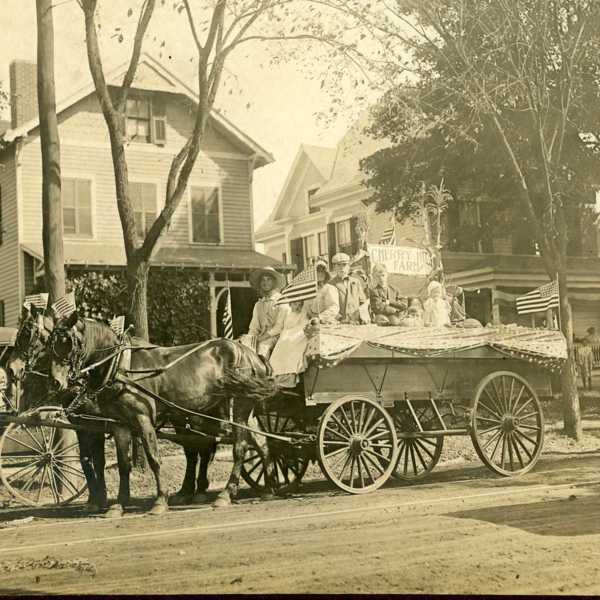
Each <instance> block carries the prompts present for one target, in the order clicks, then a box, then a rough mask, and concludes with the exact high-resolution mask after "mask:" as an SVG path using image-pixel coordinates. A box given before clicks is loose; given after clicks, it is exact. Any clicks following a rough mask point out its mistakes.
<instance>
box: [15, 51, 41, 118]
mask: <svg viewBox="0 0 600 600" xmlns="http://www.w3.org/2000/svg"><path fill="white" fill-rule="evenodd" d="M9 70H10V117H11V126H12V128H13V129H15V128H16V127H19V126H21V125H23V123H26V122H27V121H31V119H35V118H36V117H37V116H38V114H39V113H38V101H37V65H36V64H35V63H34V62H30V61H26V60H14V61H13V62H11V63H10V69H9Z"/></svg>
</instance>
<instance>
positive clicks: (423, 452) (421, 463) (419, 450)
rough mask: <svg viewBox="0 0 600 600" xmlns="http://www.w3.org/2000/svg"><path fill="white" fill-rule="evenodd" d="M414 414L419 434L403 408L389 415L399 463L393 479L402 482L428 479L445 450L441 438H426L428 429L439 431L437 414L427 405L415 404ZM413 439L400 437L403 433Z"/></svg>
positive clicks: (413, 420) (411, 417) (408, 413)
mask: <svg viewBox="0 0 600 600" xmlns="http://www.w3.org/2000/svg"><path fill="white" fill-rule="evenodd" d="M415 405H416V406H415V413H416V415H417V418H418V419H419V423H420V424H421V427H423V429H424V430H425V431H423V432H419V428H418V426H417V424H416V423H415V419H414V417H413V416H412V414H411V413H410V412H409V411H408V408H406V407H398V408H396V409H394V412H393V413H392V416H393V418H394V425H395V426H396V433H397V434H398V449H399V451H398V462H397V463H396V468H395V469H394V472H393V473H392V476H393V477H395V478H396V479H400V480H402V481H407V482H411V481H418V480H420V479H423V478H424V477H427V475H429V473H431V471H433V469H434V468H435V466H436V465H437V464H438V462H439V460H440V457H441V455H442V449H443V447H444V438H443V437H442V436H428V435H427V433H426V432H427V429H439V428H440V426H441V425H437V426H436V424H437V419H436V415H435V414H434V412H433V410H432V408H431V406H430V404H429V403H425V404H423V405H419V403H415ZM407 433H408V434H414V435H415V437H401V435H402V434H407Z"/></svg>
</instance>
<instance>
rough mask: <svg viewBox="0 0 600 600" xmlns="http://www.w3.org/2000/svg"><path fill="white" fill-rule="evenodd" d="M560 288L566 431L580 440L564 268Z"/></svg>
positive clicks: (578, 411)
mask: <svg viewBox="0 0 600 600" xmlns="http://www.w3.org/2000/svg"><path fill="white" fill-rule="evenodd" d="M558 285H559V290H560V321H561V330H562V332H563V333H564V335H565V338H566V339H567V355H568V358H567V362H566V363H565V365H564V366H563V370H562V372H561V377H560V379H561V389H562V405H563V425H564V433H565V434H566V435H568V436H569V437H572V438H574V439H576V440H578V439H579V438H580V437H581V433H582V426H581V410H580V407H579V392H578V391H577V369H576V366H575V349H574V347H573V312H572V310H571V303H570V302H569V293H568V291H567V274H566V270H565V269H564V268H561V269H559V271H558Z"/></svg>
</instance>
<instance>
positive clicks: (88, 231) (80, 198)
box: [61, 177, 92, 237]
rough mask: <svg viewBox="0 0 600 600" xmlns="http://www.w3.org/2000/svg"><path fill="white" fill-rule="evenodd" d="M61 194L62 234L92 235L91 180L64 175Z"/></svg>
mask: <svg viewBox="0 0 600 600" xmlns="http://www.w3.org/2000/svg"><path fill="white" fill-rule="evenodd" d="M61 196H62V205H63V232H64V234H65V235H69V236H76V237H92V182H91V181H89V180H88V179H70V178H67V177H65V178H64V179H63V180H62V192H61Z"/></svg>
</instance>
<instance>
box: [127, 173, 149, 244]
mask: <svg viewBox="0 0 600 600" xmlns="http://www.w3.org/2000/svg"><path fill="white" fill-rule="evenodd" d="M129 197H130V199H131V202H132V204H133V217H134V219H135V232H136V234H137V236H138V238H140V239H143V238H145V237H146V234H147V233H148V231H149V230H150V227H152V223H154V221H155V220H156V184H154V183H137V182H131V183H130V184H129Z"/></svg>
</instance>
